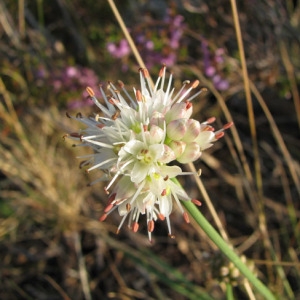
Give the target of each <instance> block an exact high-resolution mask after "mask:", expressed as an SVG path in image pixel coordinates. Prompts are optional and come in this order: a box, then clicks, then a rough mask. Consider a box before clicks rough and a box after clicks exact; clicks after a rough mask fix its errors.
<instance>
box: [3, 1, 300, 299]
mask: <svg viewBox="0 0 300 300" xmlns="http://www.w3.org/2000/svg"><path fill="white" fill-rule="evenodd" d="M116 6H117V7H118V9H119V11H120V13H121V15H122V17H123V19H124V22H125V23H126V26H127V27H128V30H129V32H130V34H131V36H132V38H133V40H134V42H135V44H136V46H137V48H138V50H139V52H140V54H141V56H142V58H143V60H144V62H145V64H146V66H147V67H148V68H149V71H150V74H151V76H152V78H153V79H154V80H156V76H157V74H158V71H159V69H160V68H161V66H162V65H163V64H165V65H166V66H167V67H168V70H169V71H171V72H172V73H173V75H174V78H175V79H174V86H175V87H180V84H181V82H182V81H184V80H186V79H189V80H194V79H199V80H200V83H201V85H202V86H204V87H207V88H208V90H209V92H207V93H206V94H205V96H201V97H199V98H197V99H195V100H194V101H193V105H194V115H193V117H194V118H195V119H198V120H199V121H204V120H206V119H207V118H208V117H211V116H215V117H216V118H217V125H216V127H221V124H224V123H226V122H227V121H228V112H229V116H231V117H232V119H233V121H234V123H235V130H236V132H237V133H238V135H233V134H232V133H231V132H229V131H228V132H227V133H226V137H225V138H224V139H222V140H220V141H218V142H217V143H216V144H215V146H214V147H212V148H211V149H209V150H208V151H207V152H206V153H205V154H204V155H203V158H202V159H200V160H199V161H197V162H196V168H201V169H202V176H201V179H202V181H203V183H204V185H205V187H206V190H207V192H208V194H209V196H210V199H211V201H212V203H213V204H214V207H215V209H216V211H217V213H218V215H219V217H220V219H221V222H222V224H223V226H224V228H225V230H226V232H227V233H228V235H229V237H230V242H231V243H232V244H233V245H234V246H235V247H236V249H237V252H238V253H239V254H241V255H245V256H246V257H247V258H248V264H249V265H251V267H252V268H253V272H255V274H257V276H258V277H259V278H260V279H261V280H262V281H263V282H264V283H265V284H266V285H267V286H268V287H269V288H270V289H271V290H272V291H273V292H274V293H275V294H277V295H278V296H279V298H281V299H296V298H297V297H300V284H299V282H300V264H299V259H300V248H299V246H300V234H299V229H300V223H299V216H300V206H299V195H300V183H299V174H300V171H299V156H300V153H299V147H300V140H299V127H300V126H299V125H300V111H299V107H300V104H299V79H300V69H299V67H300V59H299V58H300V48H299V43H300V34H299V32H300V24H299V22H300V5H299V2H298V1H297V0H294V1H292V0H286V1H280V0H263V1H255V0H251V1H250V0H245V1H242V2H241V1H239V3H238V13H239V20H240V25H241V30H242V37H243V42H244V47H245V56H246V60H247V67H248V73H249V78H250V81H251V84H250V86H251V92H252V100H253V108H254V115H255V122H256V132H257V136H253V134H252V136H251V130H250V126H249V120H248V110H247V105H246V101H245V93H244V84H243V77H242V72H241V67H240V63H239V59H240V56H241V53H240V52H239V49H238V45H237V41H236V33H235V26H234V23H233V17H232V10H231V5H230V1H228V0H213V1H193V0H177V1H175V0H174V1H163V0H161V1H159V0H155V1H142V0H137V1H134V0H125V1H116ZM0 37H1V40H0V132H1V142H0V257H1V262H0V298H1V299H4V300H5V299H7V300H10V299H11V300H14V299H45V300H46V299H47V300H48V299H49V300H55V299H72V300H76V299H87V300H89V299H178V300H180V299H226V293H225V288H224V287H225V286H226V284H231V285H232V286H233V288H234V293H235V295H236V298H237V299H248V296H247V293H246V291H245V290H244V288H243V284H242V282H243V278H242V277H241V276H240V275H239V274H238V273H237V272H235V271H234V270H233V269H232V266H230V264H229V263H228V261H227V260H226V259H225V258H224V257H223V256H222V254H221V253H220V251H219V250H218V249H217V248H216V246H215V245H213V244H212V243H211V242H210V241H209V239H208V238H207V237H206V236H205V234H204V233H203V232H202V230H201V229H200V228H198V227H197V226H194V224H193V222H192V224H186V223H185V222H184V221H183V219H182V216H181V214H180V213H178V212H177V211H176V208H175V210H174V213H173V214H172V215H171V222H172V229H173V233H174V235H175V236H176V238H175V239H170V238H168V236H167V226H166V224H165V223H163V222H161V223H157V225H156V228H155V232H154V241H153V243H152V244H150V243H149V241H148V237H147V234H146V233H147V228H146V222H143V221H142V220H141V227H140V230H139V232H138V233H136V234H133V233H132V232H131V231H130V230H128V229H127V228H126V226H123V228H122V230H121V232H120V233H119V234H118V235H116V234H115V232H116V228H117V226H118V224H119V221H120V217H119V216H118V214H117V213H115V214H114V213H113V214H111V215H110V216H109V218H107V220H106V221H105V222H103V223H100V222H99V221H98V218H99V217H100V216H101V215H102V211H103V208H104V207H105V206H106V201H107V199H106V198H107V197H106V195H105V193H104V192H103V185H101V184H100V183H99V184H97V185H93V186H92V187H88V186H87V185H88V183H89V182H91V181H93V180H94V179H96V178H98V177H99V176H101V174H99V172H97V171H93V172H91V173H90V174H88V175H87V174H86V173H85V172H84V169H80V168H79V163H80V160H78V159H77V158H76V156H79V155H83V154H85V153H86V152H85V149H83V148H80V147H78V148H74V147H72V142H70V141H69V140H67V139H66V140H64V138H63V136H64V135H65V134H66V133H71V132H76V131H78V130H79V129H80V128H81V125H80V124H79V123H77V122H76V121H74V120H72V119H69V118H67V117H66V112H68V113H69V114H70V115H76V113H78V112H81V113H82V114H84V115H90V114H92V113H93V112H96V113H97V112H98V111H97V108H95V107H93V106H92V103H91V101H90V100H89V99H88V97H87V93H86V92H85V88H86V87H87V86H90V87H92V88H93V89H94V90H95V91H98V85H99V84H102V83H105V82H107V81H109V80H110V81H112V82H117V80H119V79H120V80H122V81H123V82H124V83H125V84H126V86H127V90H128V91H132V88H133V87H138V86H139V75H138V69H139V67H140V66H139V65H138V64H137V63H136V60H135V58H134V56H133V54H132V52H131V49H130V47H129V45H128V42H127V41H126V39H125V38H124V35H123V33H122V31H121V29H120V28H119V26H118V24H117V22H116V19H115V16H114V15H113V13H112V10H111V8H110V6H109V4H108V3H107V2H106V1H104V0H99V1H91V0H85V1H82V0H73V1H70V0H53V1H43V0H27V1H26V0H18V1H17V0H15V1H5V0H1V1H0ZM100 98H101V97H100V93H99V99H100ZM100 101H101V100H100ZM253 138H254V140H256V142H257V145H258V150H259V159H258V158H257V157H256V155H255V153H253ZM257 164H258V165H259V166H260V168H259V173H258V171H257V170H258V169H257V168H256V167H255V166H257ZM183 179H184V178H183ZM181 183H182V185H183V186H184V187H185V188H186V191H187V193H188V194H190V195H191V196H192V197H193V198H197V199H199V200H200V201H201V200H203V197H202V195H201V193H200V192H199V191H198V189H197V187H196V184H195V182H194V179H193V178H185V180H182V181H181ZM200 209H201V211H202V212H203V213H204V215H205V216H206V217H207V218H208V219H209V220H211V222H212V224H213V225H214V226H215V224H214V221H213V219H212V217H211V214H210V212H209V210H208V208H207V206H206V204H205V202H203V205H202V207H201V208H200ZM142 225H143V226H142ZM254 265H255V267H254ZM257 299H260V298H259V296H257Z"/></svg>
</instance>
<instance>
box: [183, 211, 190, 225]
mask: <svg viewBox="0 0 300 300" xmlns="http://www.w3.org/2000/svg"><path fill="white" fill-rule="evenodd" d="M183 218H184V221H185V222H186V223H190V218H189V215H188V214H187V212H186V211H185V212H184V213H183Z"/></svg>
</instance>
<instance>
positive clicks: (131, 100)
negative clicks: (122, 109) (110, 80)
mask: <svg viewBox="0 0 300 300" xmlns="http://www.w3.org/2000/svg"><path fill="white" fill-rule="evenodd" d="M118 83H119V85H120V87H121V89H122V91H123V92H124V93H125V95H126V96H127V98H128V99H129V100H130V102H131V105H132V107H134V108H136V102H135V101H134V100H133V99H132V97H131V96H130V94H129V93H128V92H127V90H126V88H125V85H124V83H123V82H122V81H121V80H119V81H118Z"/></svg>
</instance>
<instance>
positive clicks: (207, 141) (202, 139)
mask: <svg viewBox="0 0 300 300" xmlns="http://www.w3.org/2000/svg"><path fill="white" fill-rule="evenodd" d="M214 138H215V134H214V133H213V132H212V131H201V132H200V133H199V135H198V137H197V138H196V140H195V142H196V143H197V144H198V145H199V146H200V149H201V151H203V150H205V149H207V148H209V147H211V146H212V144H211V142H212V141H213V140H214Z"/></svg>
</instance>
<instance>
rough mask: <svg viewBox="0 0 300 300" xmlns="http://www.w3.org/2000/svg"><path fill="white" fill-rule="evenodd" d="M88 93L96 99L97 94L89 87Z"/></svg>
mask: <svg viewBox="0 0 300 300" xmlns="http://www.w3.org/2000/svg"><path fill="white" fill-rule="evenodd" d="M86 91H87V92H88V94H89V95H90V97H92V98H93V97H95V93H94V91H93V89H92V88H90V87H89V86H88V87H87V88H86Z"/></svg>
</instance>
